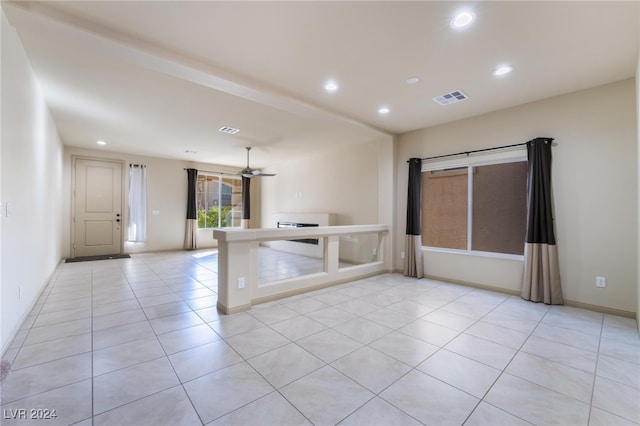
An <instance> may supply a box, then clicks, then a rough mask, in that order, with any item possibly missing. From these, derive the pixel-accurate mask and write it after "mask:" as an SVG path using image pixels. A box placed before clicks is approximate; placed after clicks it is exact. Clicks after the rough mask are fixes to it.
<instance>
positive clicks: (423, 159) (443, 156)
mask: <svg viewBox="0 0 640 426" xmlns="http://www.w3.org/2000/svg"><path fill="white" fill-rule="evenodd" d="M538 139H544V140H548V141H550V142H553V140H554V139H553V138H535V139H531V140H530V141H527V142H522V143H514V144H512V145H503V146H495V147H493V148H482V149H474V150H471V151H462V152H456V153H455V154H444V155H436V156H433V157H424V158H421V160H422V161H425V160H435V159H437V158H446V157H455V156H457V155H469V154H475V153H476V152H484V151H494V150H496V149H505V148H515V147H516V146H523V145H527V144H528V143H529V142H533V141H535V140H538ZM408 162H409V160H407V163H408Z"/></svg>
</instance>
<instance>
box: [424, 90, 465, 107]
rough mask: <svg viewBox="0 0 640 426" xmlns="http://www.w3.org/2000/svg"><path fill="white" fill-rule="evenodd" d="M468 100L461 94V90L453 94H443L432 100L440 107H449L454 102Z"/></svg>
mask: <svg viewBox="0 0 640 426" xmlns="http://www.w3.org/2000/svg"><path fill="white" fill-rule="evenodd" d="M467 99H469V97H468V96H467V95H465V94H464V93H462V91H461V90H454V91H453V92H449V93H445V94H444V95H440V96H436V97H435V98H433V100H434V101H435V102H437V103H439V104H440V105H449V104H454V103H456V102H460V101H464V100H467Z"/></svg>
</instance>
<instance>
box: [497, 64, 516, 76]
mask: <svg viewBox="0 0 640 426" xmlns="http://www.w3.org/2000/svg"><path fill="white" fill-rule="evenodd" d="M511 71H513V67H512V66H511V65H500V66H499V67H497V68H496V69H495V70H493V75H495V76H496V77H499V76H501V75H505V74H509V73H510V72H511Z"/></svg>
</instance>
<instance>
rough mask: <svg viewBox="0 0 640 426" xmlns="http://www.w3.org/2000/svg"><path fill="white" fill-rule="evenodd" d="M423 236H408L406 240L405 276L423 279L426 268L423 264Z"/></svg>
mask: <svg viewBox="0 0 640 426" xmlns="http://www.w3.org/2000/svg"><path fill="white" fill-rule="evenodd" d="M421 240H422V236H420V235H407V237H406V239H405V256H406V259H405V262H404V275H406V276H407V277H416V278H422V276H423V274H424V272H423V270H424V266H423V263H422V242H421Z"/></svg>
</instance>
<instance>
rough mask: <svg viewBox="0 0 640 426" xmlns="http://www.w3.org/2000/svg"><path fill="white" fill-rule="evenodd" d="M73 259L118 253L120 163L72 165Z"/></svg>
mask: <svg viewBox="0 0 640 426" xmlns="http://www.w3.org/2000/svg"><path fill="white" fill-rule="evenodd" d="M74 170H75V188H74V216H73V229H74V238H73V257H79V256H98V255H106V254H120V253H121V251H122V248H121V247H122V244H121V242H122V223H123V220H122V219H123V218H122V163H118V162H113V161H98V160H86V159H80V158H76V159H75V161H74Z"/></svg>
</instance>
